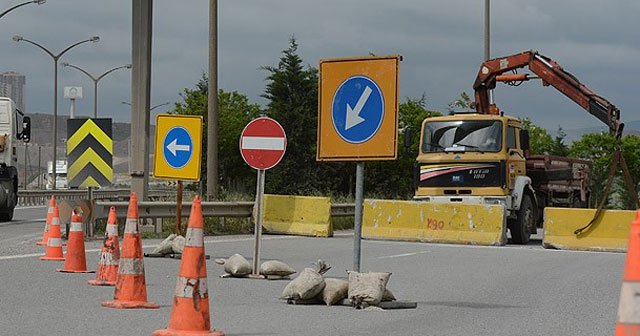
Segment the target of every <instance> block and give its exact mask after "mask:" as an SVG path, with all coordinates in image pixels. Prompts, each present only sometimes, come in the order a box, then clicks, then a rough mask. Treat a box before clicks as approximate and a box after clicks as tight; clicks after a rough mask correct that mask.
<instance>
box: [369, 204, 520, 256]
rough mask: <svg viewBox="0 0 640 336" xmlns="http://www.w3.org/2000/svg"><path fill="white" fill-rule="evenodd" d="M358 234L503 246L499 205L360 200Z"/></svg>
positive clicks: (502, 212) (503, 221)
mask: <svg viewBox="0 0 640 336" xmlns="http://www.w3.org/2000/svg"><path fill="white" fill-rule="evenodd" d="M363 212H364V213H363V221H362V237H363V238H372V239H385V240H404V241H420V242H430V243H452V244H470V245H504V244H505V243H506V242H507V238H506V210H505V207H504V206H503V205H475V204H459V203H457V204H454V203H430V202H420V201H391V200H374V199H367V200H365V201H364V209H363Z"/></svg>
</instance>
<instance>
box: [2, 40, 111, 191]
mask: <svg viewBox="0 0 640 336" xmlns="http://www.w3.org/2000/svg"><path fill="white" fill-rule="evenodd" d="M13 40H14V41H16V42H20V41H24V42H27V43H30V44H33V45H34V46H36V47H38V48H40V49H41V50H42V51H44V52H45V53H47V55H49V56H51V58H52V59H53V158H52V160H53V163H52V164H51V166H52V169H51V175H52V178H53V185H52V186H51V188H52V190H55V189H56V159H57V158H56V156H57V150H58V60H59V59H60V57H62V55H64V54H65V53H66V52H67V51H69V50H71V49H72V48H73V47H75V46H77V45H80V44H83V43H86V42H98V41H100V37H98V36H93V37H91V38H89V39H86V40H82V41H79V42H76V43H74V44H72V45H70V46H68V47H66V48H65V49H64V50H62V51H61V52H59V53H58V54H54V53H53V52H51V51H50V50H49V49H47V48H45V47H43V46H42V45H40V44H38V43H36V42H33V41H31V40H27V39H25V38H23V37H22V36H19V35H16V36H14V37H13Z"/></svg>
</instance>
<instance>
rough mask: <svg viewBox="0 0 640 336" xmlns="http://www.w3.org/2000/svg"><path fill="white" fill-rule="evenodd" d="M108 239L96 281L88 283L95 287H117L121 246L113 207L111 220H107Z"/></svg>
mask: <svg viewBox="0 0 640 336" xmlns="http://www.w3.org/2000/svg"><path fill="white" fill-rule="evenodd" d="M106 231H107V232H106V235H107V237H106V238H105V240H104V245H103V246H102V251H101V252H100V261H99V262H98V272H97V273H96V279H95V280H89V281H87V282H88V283H89V284H90V285H93V286H115V285H116V278H117V277H118V262H119V261H120V246H119V244H118V223H117V219H116V208H114V207H111V209H110V210H109V218H108V219H107V230H106Z"/></svg>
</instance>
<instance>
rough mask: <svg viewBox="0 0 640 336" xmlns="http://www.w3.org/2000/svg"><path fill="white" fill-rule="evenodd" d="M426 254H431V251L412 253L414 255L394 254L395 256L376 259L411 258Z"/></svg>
mask: <svg viewBox="0 0 640 336" xmlns="http://www.w3.org/2000/svg"><path fill="white" fill-rule="evenodd" d="M424 253H431V251H420V252H412V253H403V254H394V255H388V256H381V257H376V259H388V258H400V257H410V256H414V255H418V254H424Z"/></svg>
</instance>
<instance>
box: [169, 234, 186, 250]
mask: <svg viewBox="0 0 640 336" xmlns="http://www.w3.org/2000/svg"><path fill="white" fill-rule="evenodd" d="M186 241H187V239H186V238H184V237H183V236H176V237H175V238H174V239H173V241H172V242H171V250H172V251H173V253H182V252H183V251H184V244H185V242H186Z"/></svg>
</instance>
